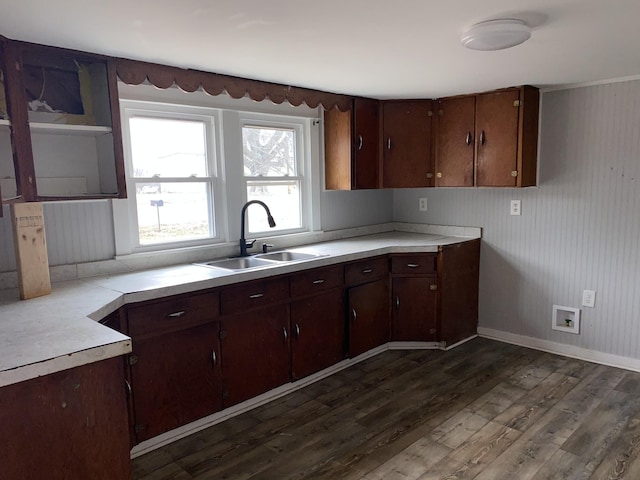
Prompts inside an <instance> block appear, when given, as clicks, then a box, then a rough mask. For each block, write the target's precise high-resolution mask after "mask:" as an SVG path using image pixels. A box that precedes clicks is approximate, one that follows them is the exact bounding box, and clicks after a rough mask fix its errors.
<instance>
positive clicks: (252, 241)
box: [244, 240, 256, 248]
mask: <svg viewBox="0 0 640 480" xmlns="http://www.w3.org/2000/svg"><path fill="white" fill-rule="evenodd" d="M254 243H256V241H255V240H245V241H244V244H245V245H246V247H247V248H253V244H254Z"/></svg>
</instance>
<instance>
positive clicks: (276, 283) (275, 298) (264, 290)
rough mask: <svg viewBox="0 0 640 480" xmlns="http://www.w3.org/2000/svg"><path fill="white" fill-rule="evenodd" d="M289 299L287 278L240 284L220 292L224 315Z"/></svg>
mask: <svg viewBox="0 0 640 480" xmlns="http://www.w3.org/2000/svg"><path fill="white" fill-rule="evenodd" d="M288 298H289V279H288V278H287V277H281V278H275V279H274V278H268V279H264V280H256V281H253V282H245V283H240V284H238V285H234V286H231V287H226V288H223V289H222V290H221V291H220V304H221V311H222V313H223V314H230V313H239V312H243V311H246V310H250V309H252V308H256V307H262V306H265V305H269V304H271V303H276V302H280V301H283V300H287V299H288Z"/></svg>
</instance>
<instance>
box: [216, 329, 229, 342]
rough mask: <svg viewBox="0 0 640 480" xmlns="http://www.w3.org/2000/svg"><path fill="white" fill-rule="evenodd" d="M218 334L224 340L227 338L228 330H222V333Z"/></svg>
mask: <svg viewBox="0 0 640 480" xmlns="http://www.w3.org/2000/svg"><path fill="white" fill-rule="evenodd" d="M218 336H219V337H220V340H224V339H225V338H227V331H226V330H220V333H219V334H218Z"/></svg>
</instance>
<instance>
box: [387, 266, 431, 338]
mask: <svg viewBox="0 0 640 480" xmlns="http://www.w3.org/2000/svg"><path fill="white" fill-rule="evenodd" d="M392 291H393V293H392V296H391V302H392V309H393V315H392V319H393V324H392V330H393V334H392V338H393V340H394V341H419V342H433V341H435V340H436V338H437V316H436V315H437V314H436V296H437V278H436V276H435V275H429V276H421V277H396V278H394V279H393V287H392Z"/></svg>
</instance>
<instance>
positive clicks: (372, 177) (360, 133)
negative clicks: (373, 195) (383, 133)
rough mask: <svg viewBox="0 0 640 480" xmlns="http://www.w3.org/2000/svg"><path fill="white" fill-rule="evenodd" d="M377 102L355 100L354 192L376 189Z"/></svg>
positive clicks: (378, 141) (378, 142)
mask: <svg viewBox="0 0 640 480" xmlns="http://www.w3.org/2000/svg"><path fill="white" fill-rule="evenodd" d="M378 109H379V105H378V101H376V100H369V99H365V98H356V99H355V101H354V112H355V116H354V118H353V120H354V122H353V131H354V136H353V137H354V138H353V143H354V145H353V150H354V161H353V169H354V174H353V180H352V182H353V185H352V187H353V188H354V189H356V190H361V189H365V188H377V187H378V146H379V145H380V135H379V133H378V131H379V128H380V122H379V119H378Z"/></svg>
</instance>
